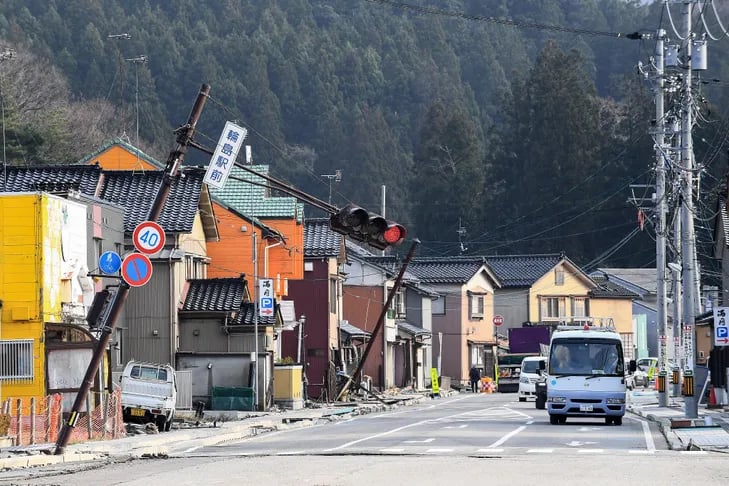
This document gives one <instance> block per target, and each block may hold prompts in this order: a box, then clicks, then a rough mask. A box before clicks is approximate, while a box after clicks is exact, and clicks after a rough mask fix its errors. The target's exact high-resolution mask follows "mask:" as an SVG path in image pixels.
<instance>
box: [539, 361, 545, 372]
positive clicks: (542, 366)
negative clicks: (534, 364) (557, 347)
mask: <svg viewBox="0 0 729 486" xmlns="http://www.w3.org/2000/svg"><path fill="white" fill-rule="evenodd" d="M546 369H547V363H545V362H544V361H540V362H539V371H544V370H546Z"/></svg>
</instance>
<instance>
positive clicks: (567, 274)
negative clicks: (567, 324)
mask: <svg viewBox="0 0 729 486" xmlns="http://www.w3.org/2000/svg"><path fill="white" fill-rule="evenodd" d="M560 267H561V268H562V269H563V270H564V284H562V285H556V284H555V269H557V268H560ZM589 290H590V287H589V284H588V283H587V282H585V281H584V280H583V279H582V278H580V277H579V276H578V275H576V274H575V273H574V271H573V270H572V268H570V267H568V266H567V265H564V263H560V264H559V265H558V266H557V267H555V268H553V269H552V270H550V271H549V272H547V273H545V274H544V275H543V276H542V278H540V279H539V280H537V281H536V282H535V283H534V285H532V287H531V289H530V290H529V320H530V321H531V322H539V321H540V313H539V309H540V308H539V305H540V303H539V298H540V297H545V296H549V297H587V292H588V291H589ZM591 302H592V301H591ZM571 313H572V309H571V306H570V304H569V300H567V302H565V314H566V315H565V316H564V317H571ZM590 315H596V314H595V313H594V312H592V303H591V304H590Z"/></svg>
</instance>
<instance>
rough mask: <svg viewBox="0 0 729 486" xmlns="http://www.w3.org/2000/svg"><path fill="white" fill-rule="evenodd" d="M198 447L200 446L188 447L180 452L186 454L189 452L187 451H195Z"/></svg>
mask: <svg viewBox="0 0 729 486" xmlns="http://www.w3.org/2000/svg"><path fill="white" fill-rule="evenodd" d="M199 448H200V446H195V447H190V448H189V449H186V450H184V451H182V453H183V454H187V453H189V452H192V451H196V450H198V449H199Z"/></svg>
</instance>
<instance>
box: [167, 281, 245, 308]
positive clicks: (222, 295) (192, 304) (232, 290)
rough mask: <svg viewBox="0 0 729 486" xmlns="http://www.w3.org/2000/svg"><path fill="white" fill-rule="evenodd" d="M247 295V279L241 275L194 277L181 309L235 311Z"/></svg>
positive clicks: (189, 282)
mask: <svg viewBox="0 0 729 486" xmlns="http://www.w3.org/2000/svg"><path fill="white" fill-rule="evenodd" d="M247 297H248V289H247V284H246V280H245V279H244V278H241V277H230V278H209V279H192V280H188V287H187V292H186V294H185V301H184V303H183V305H182V308H181V309H180V311H183V312H185V311H191V312H233V311H237V310H238V309H240V305H241V302H243V300H244V299H246V298H247Z"/></svg>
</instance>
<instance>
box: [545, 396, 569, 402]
mask: <svg viewBox="0 0 729 486" xmlns="http://www.w3.org/2000/svg"><path fill="white" fill-rule="evenodd" d="M547 401H548V402H552V403H566V402H567V399H566V398H565V397H549V398H547Z"/></svg>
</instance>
